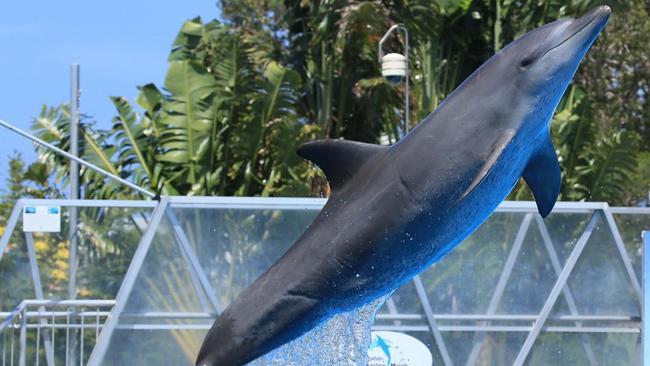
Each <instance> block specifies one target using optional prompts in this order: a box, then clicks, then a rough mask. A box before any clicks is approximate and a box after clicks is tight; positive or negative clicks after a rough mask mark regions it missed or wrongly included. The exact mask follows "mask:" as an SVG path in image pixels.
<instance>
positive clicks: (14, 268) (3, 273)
mask: <svg viewBox="0 0 650 366" xmlns="http://www.w3.org/2000/svg"><path fill="white" fill-rule="evenodd" d="M18 224H19V225H20V222H19V223H18ZM0 279H2V280H0V311H11V310H13V308H14V307H16V306H17V305H18V304H19V303H20V302H21V301H22V300H24V299H33V298H34V297H35V294H34V285H33V282H32V275H31V270H30V266H29V257H28V255H27V244H26V243H25V236H24V235H23V232H22V229H19V228H18V227H17V230H14V232H13V233H12V235H11V239H10V240H9V245H7V249H6V250H5V252H4V255H3V256H2V260H0Z"/></svg>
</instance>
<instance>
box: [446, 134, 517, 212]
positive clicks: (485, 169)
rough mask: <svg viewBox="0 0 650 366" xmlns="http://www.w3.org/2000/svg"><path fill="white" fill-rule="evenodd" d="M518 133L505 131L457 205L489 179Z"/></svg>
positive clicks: (457, 201)
mask: <svg viewBox="0 0 650 366" xmlns="http://www.w3.org/2000/svg"><path fill="white" fill-rule="evenodd" d="M516 133H517V131H516V130H515V129H513V128H509V129H507V130H505V131H504V133H503V135H501V137H500V138H499V139H498V140H497V142H496V143H495V144H494V147H493V148H492V151H491V152H490V155H489V156H488V158H487V159H486V160H485V162H484V163H483V166H481V170H479V172H478V174H477V175H476V177H475V178H474V180H473V181H472V184H470V185H469V187H468V188H467V189H466V190H465V192H463V194H462V195H461V196H460V197H459V198H458V199H457V200H456V204H458V203H460V201H462V200H463V199H464V198H465V197H467V196H469V194H470V193H472V192H473V191H474V190H475V189H476V187H478V186H479V184H481V182H483V180H485V177H487V175H488V173H490V170H492V168H493V167H494V164H496V162H497V160H498V159H499V156H501V154H502V153H503V151H504V150H505V149H506V147H507V146H508V144H510V141H512V138H513V137H515V134H516Z"/></svg>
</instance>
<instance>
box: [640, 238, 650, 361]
mask: <svg viewBox="0 0 650 366" xmlns="http://www.w3.org/2000/svg"><path fill="white" fill-rule="evenodd" d="M649 271H650V230H648V231H644V232H643V272H642V273H643V279H642V280H643V282H642V284H643V306H642V308H641V336H642V337H643V341H642V342H643V346H642V347H643V365H650V334H648V333H649V332H648V330H650V319H648V315H650V286H648V285H649V284H650V282H649V281H650V276H649V274H650V273H648V272H649Z"/></svg>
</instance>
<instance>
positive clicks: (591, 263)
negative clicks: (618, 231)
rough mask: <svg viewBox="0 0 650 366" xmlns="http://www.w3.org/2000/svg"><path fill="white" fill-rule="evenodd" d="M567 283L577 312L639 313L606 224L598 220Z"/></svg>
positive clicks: (632, 291) (603, 313)
mask: <svg viewBox="0 0 650 366" xmlns="http://www.w3.org/2000/svg"><path fill="white" fill-rule="evenodd" d="M568 284H569V286H570V288H571V291H572V293H573V296H574V298H575V302H576V306H577V308H578V312H579V313H580V314H589V315H597V314H602V315H637V316H638V315H639V314H640V309H639V302H638V300H637V299H636V294H635V292H634V289H633V288H632V284H631V282H630V279H629V277H628V276H627V272H626V271H625V267H624V266H623V260H622V259H621V256H620V254H619V252H618V250H617V249H616V243H615V242H614V239H613V236H612V234H611V231H610V230H609V226H608V225H606V224H604V223H603V221H602V220H601V221H599V223H598V224H597V225H596V228H595V230H594V231H593V233H592V235H591V237H590V238H589V241H588V242H587V244H586V246H585V248H584V251H583V253H582V255H581V256H580V258H579V259H578V262H577V263H576V266H575V268H574V270H573V272H572V273H571V276H570V277H569V281H568Z"/></svg>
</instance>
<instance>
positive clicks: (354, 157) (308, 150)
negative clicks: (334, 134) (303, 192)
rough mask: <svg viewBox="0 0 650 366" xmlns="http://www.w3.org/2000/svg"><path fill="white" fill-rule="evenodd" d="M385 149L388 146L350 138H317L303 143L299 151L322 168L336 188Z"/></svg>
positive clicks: (299, 153) (302, 155)
mask: <svg viewBox="0 0 650 366" xmlns="http://www.w3.org/2000/svg"><path fill="white" fill-rule="evenodd" d="M385 149H387V147H386V146H381V145H374V144H364V143H362V142H355V141H348V140H317V141H311V142H308V143H306V144H304V145H302V146H301V147H300V148H299V149H298V151H297V153H298V155H300V156H301V157H303V158H305V159H307V160H309V161H311V162H312V163H314V164H316V165H317V166H318V167H319V168H321V169H322V170H323V172H325V175H327V179H328V180H329V183H330V185H331V186H332V189H333V190H335V189H337V188H338V187H342V186H343V184H345V182H346V181H347V180H348V179H349V178H350V177H351V176H352V175H353V174H354V172H355V171H357V170H358V169H359V168H360V167H361V165H363V164H364V163H365V162H366V161H368V159H370V157H372V156H375V155H376V154H378V153H379V152H381V151H384V150H385Z"/></svg>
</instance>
